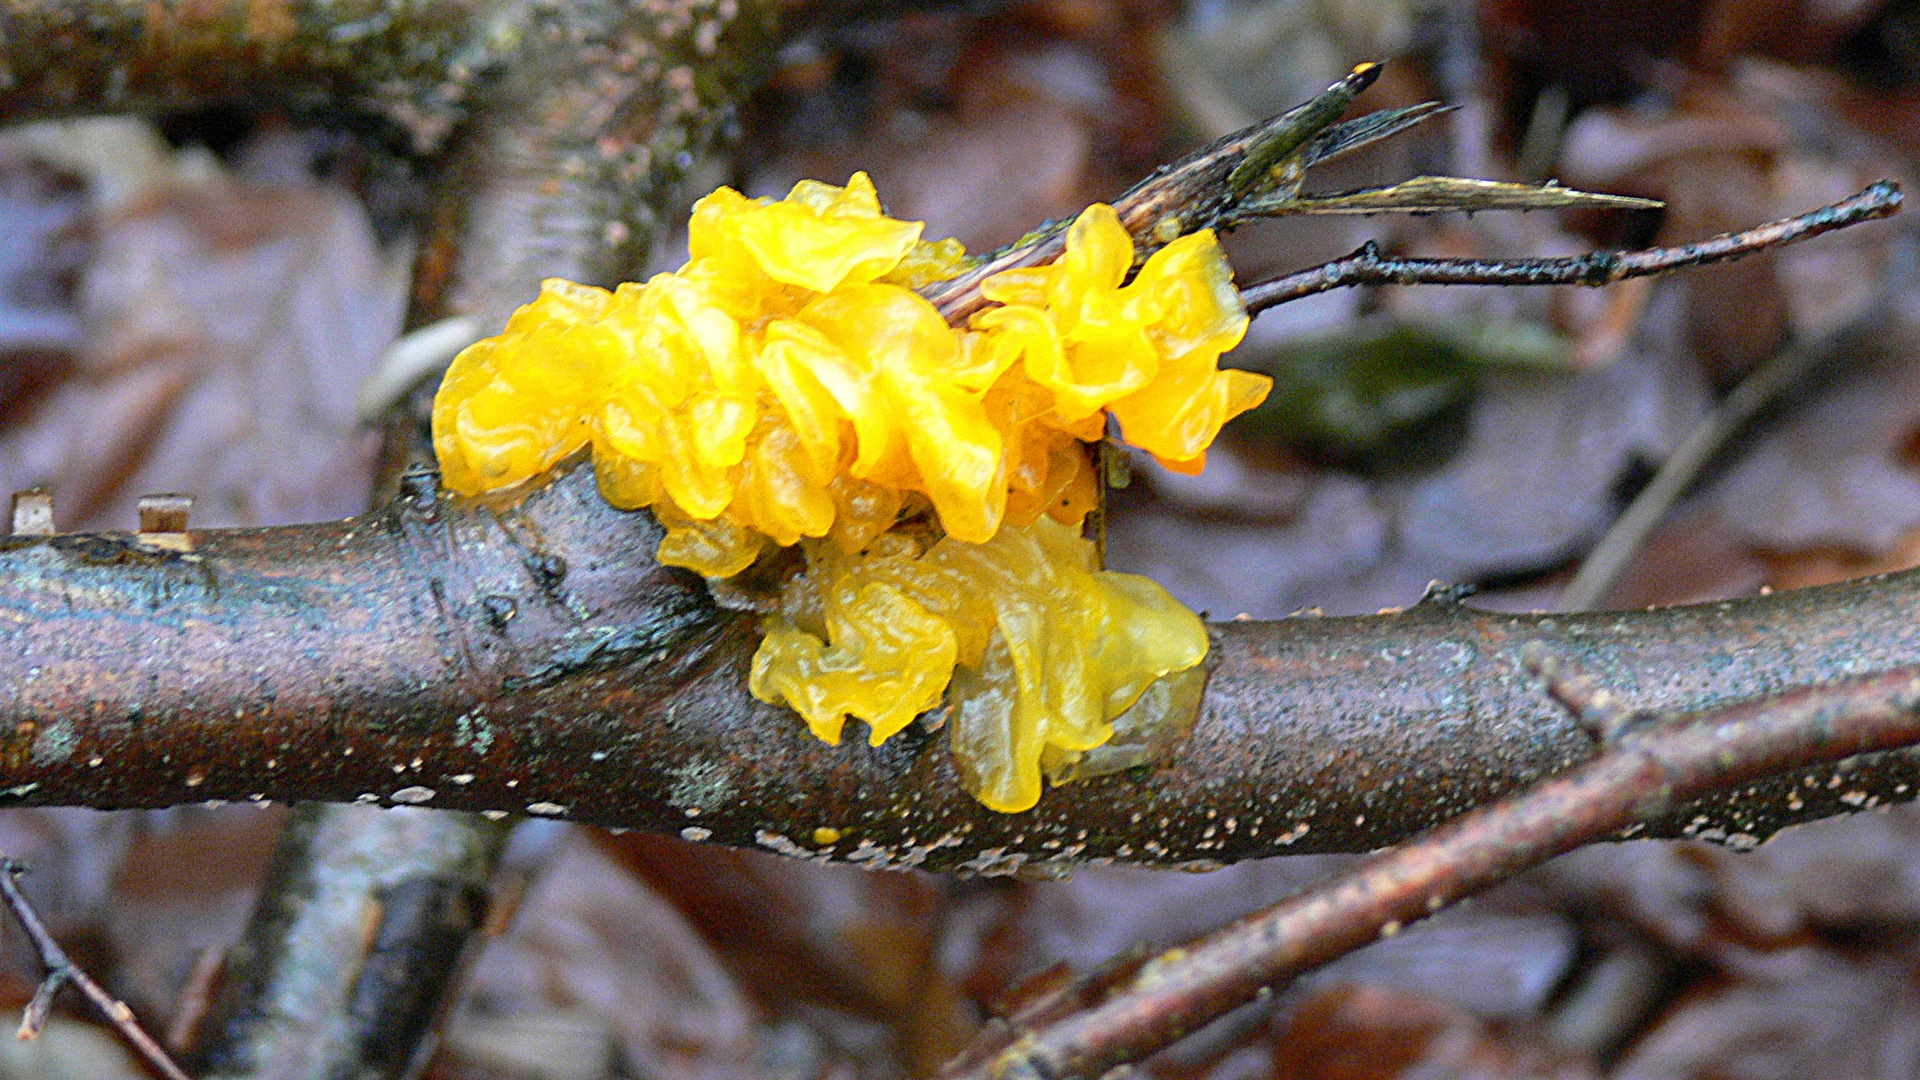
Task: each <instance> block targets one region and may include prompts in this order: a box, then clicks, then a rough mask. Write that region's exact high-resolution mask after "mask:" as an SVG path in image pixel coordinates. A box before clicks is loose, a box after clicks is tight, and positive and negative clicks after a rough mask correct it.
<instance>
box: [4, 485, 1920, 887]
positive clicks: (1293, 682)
mask: <svg viewBox="0 0 1920 1080" xmlns="http://www.w3.org/2000/svg"><path fill="white" fill-rule="evenodd" d="M188 535H189V538H190V540H191V544H192V547H193V550H192V551H190V552H178V551H172V550H168V549H165V548H158V547H153V546H149V545H147V544H145V543H143V542H142V541H141V540H140V539H139V537H138V536H137V535H124V534H123V535H118V536H114V535H105V536H81V535H75V536H56V537H44V538H42V537H31V538H28V537H17V538H14V539H11V540H7V541H0V619H5V620H6V621H7V622H8V623H10V624H12V626H13V627H14V629H13V630H11V631H9V632H8V637H9V648H8V649H6V650H4V651H0V796H4V798H5V801H7V802H9V803H15V804H65V805H88V806H95V807H101V808H107V807H120V806H167V805H176V804H180V803H187V802H198V801H202V800H207V799H232V800H238V799H256V800H257V799H269V798H270V799H317V800H328V801H336V802H356V801H358V802H369V803H378V804H382V805H421V806H430V807H436V808H454V809H468V810H482V811H489V812H494V813H500V814H507V813H512V814H533V815H538V816H555V817H566V818H570V819H573V820H580V821H588V822H593V823H597V824H602V825H610V826H619V827H626V828H641V829H649V830H653V831H664V832H670V833H678V834H679V835H681V836H683V837H686V838H689V839H697V840H712V841H715V842H721V843H728V844H733V845H737V846H743V847H760V848H764V849H771V850H776V851H780V852H783V853H785V854H790V855H801V856H805V857H809V858H818V859H823V860H825V859H836V860H851V861H856V862H864V863H867V864H870V865H885V866H920V867H925V868H927V869H950V870H963V871H974V872H1007V871H1012V870H1017V869H1022V868H1025V869H1028V870H1031V871H1038V872H1046V871H1047V870H1049V869H1051V868H1064V867H1067V866H1070V865H1072V864H1074V863H1076V862H1080V861H1084V860H1086V859H1091V858H1108V859H1116V860H1122V861H1135V862H1149V863H1208V862H1229V861H1233V860H1237V859H1244V858H1253V857H1258V856H1264V855H1272V854H1281V853H1287V852H1296V851H1339V850H1347V851H1357V850H1371V849H1373V848H1377V847H1380V846H1382V845H1384V844H1389V843H1393V842H1396V841H1399V840H1401V839H1404V838H1405V837H1407V836H1409V835H1412V834H1413V833H1415V832H1417V831H1419V830H1420V829H1422V828H1425V827H1428V826H1431V825H1433V824H1435V823H1437V822H1438V821H1440V820H1443V819H1445V818H1447V817H1450V816H1453V815H1454V814H1457V813H1459V812H1461V811H1463V810H1466V809H1468V808H1470V807H1473V806H1476V805H1479V804H1481V803H1484V802H1487V801H1490V800H1492V799H1495V798H1498V797H1500V796H1502V795H1505V794H1508V793H1511V792H1513V791H1516V790H1519V789H1521V788H1524V787H1526V786H1528V785H1531V784H1533V783H1537V782H1539V781H1540V780H1542V779H1544V778H1546V777H1548V776H1550V775H1552V774H1554V773H1557V772H1560V771H1562V770H1563V769H1565V768H1568V767H1570V766H1572V765H1574V764H1577V763H1579V762H1581V761H1584V760H1586V759H1587V758H1588V757H1589V756H1591V754H1592V753H1593V744H1592V742H1591V740H1590V739H1589V738H1588V737H1587V736H1586V735H1585V734H1584V733H1583V732H1582V731H1581V729H1580V727H1579V726H1578V725H1577V724H1576V723H1575V722H1574V721H1573V720H1571V719H1570V718H1568V717H1567V716H1565V715H1564V714H1562V713H1560V712H1558V711H1556V710H1554V709H1553V708H1552V707H1551V706H1550V705H1549V704H1548V703H1547V702H1546V700H1545V699H1544V698H1542V697H1541V695H1540V694H1539V693H1538V692H1537V690H1536V684H1535V679H1534V677H1533V676H1532V675H1530V674H1529V673H1528V672H1527V671H1526V669H1525V667H1524V665H1523V663H1522V659H1521V656H1520V647H1521V645H1522V644H1524V643H1526V642H1529V641H1540V642H1543V643H1545V644H1546V645H1547V646H1549V647H1550V648H1552V649H1554V650H1555V651H1556V652H1557V653H1559V654H1561V655H1563V656H1565V657H1567V658H1568V659H1569V661H1570V662H1573V663H1576V664H1577V665H1579V666H1580V667H1581V668H1583V669H1585V670H1588V671H1592V672H1595V673H1598V674H1599V675H1600V676H1602V677H1604V678H1605V680H1606V681H1607V683H1608V685H1610V686H1612V687H1614V688H1616V690H1617V692H1619V693H1621V694H1624V695H1628V696H1630V697H1631V698H1632V699H1633V700H1635V701H1636V702H1639V703H1641V704H1643V705H1645V706H1646V707H1649V708H1662V709H1680V710H1696V709H1700V708H1707V707H1712V706H1715V705H1718V704H1722V703H1724V702H1726V701H1729V700H1731V699H1734V698H1738V697H1744V696H1749V695H1753V694H1759V693H1767V692H1772V691H1777V690H1782V689H1785V688H1788V687H1792V686H1797V685H1805V684H1810V683H1814V682H1820V681H1825V680H1830V679H1834V678H1837V677H1841V676H1846V675H1852V674H1857V673H1860V672H1865V671H1876V670H1885V669H1890V668H1894V667H1897V666H1901V665H1905V664H1914V663H1920V624H1916V622H1915V621H1914V620H1913V618H1912V614H1911V612H1912V607H1913V605H1914V603H1915V602H1916V599H1917V597H1920V575H1916V574H1905V575H1895V576H1892V577H1888V578H1881V579H1876V580H1872V581H1866V582H1858V583H1852V584H1848V585H1842V586H1834V587H1829V588H1821V589H1809V590H1804V591H1799V592H1792V593H1782V594H1779V595H1775V596H1772V597H1766V598H1761V599H1754V600H1746V601H1739V602H1729V603H1720V604H1710V605H1701V606H1697V607H1681V608H1669V609H1663V610H1659V611H1636V612H1612V613H1587V614H1578V615H1566V616H1547V615H1532V616H1528V615H1507V614H1499V613H1493V612H1483V611H1476V610H1473V609H1468V608H1463V607H1460V606H1458V605H1455V604H1451V603H1447V602H1444V601H1435V602H1427V603H1422V604H1420V605H1417V606H1415V607H1414V608H1413V609H1411V610H1409V611H1406V612H1402V613H1398V614H1392V615H1383V616H1374V617H1365V618H1295V619H1288V620H1282V621H1279V622H1271V623H1259V622H1250V623H1225V624H1218V625H1216V626H1215V627H1214V628H1213V634H1214V649H1213V653H1212V657H1211V659H1210V661H1209V680H1208V685H1207V691H1206V697H1205V703H1204V707H1203V710H1202V715H1201V717H1200V719H1199V722H1198V724H1197V725H1196V728H1195V730H1194V733H1193V735H1192V736H1191V737H1190V738H1189V740H1188V741H1187V742H1186V743H1185V744H1184V745H1183V746H1182V747H1180V748H1179V749H1178V750H1177V752H1176V754H1175V756H1174V758H1173V759H1172V760H1170V761H1168V762H1166V763H1164V764H1161V765H1158V766H1154V767H1150V768H1148V769H1143V770H1139V771H1137V772H1135V773H1134V774H1131V775H1122V776H1113V777H1104V778H1099V779H1094V780H1088V781H1081V782H1078V783H1074V784H1069V785H1065V786H1063V787H1060V788H1057V789H1055V790H1053V791H1050V792H1048V793H1047V794H1046V795H1045V796H1044V797H1043V798H1042V799H1041V802H1040V805H1039V807H1038V808H1036V809H1035V810H1033V811H1030V812H1028V813H1024V814H1014V815H1003V814H996V813H993V812H991V811H987V810H985V809H983V808H982V807H980V806H979V805H978V804H976V803H974V802H973V800H972V799H970V798H969V797H968V796H967V795H966V794H965V793H964V792H962V791H961V789H960V787H959V785H958V783H957V782H956V780H955V779H954V776H953V771H952V766H951V764H950V762H949V761H948V757H947V753H946V748H945V742H944V735H943V734H941V733H931V732H924V731H920V730H918V729H914V730H910V731H908V732H906V733H903V734H902V735H901V736H899V737H896V739H894V740H892V741H889V742H888V743H887V744H886V745H883V746H881V747H878V748H870V747H868V746H866V745H864V741H863V740H861V739H859V738H857V737H855V738H849V739H848V740H846V741H845V742H844V743H842V744H841V745H840V746H837V747H831V746H827V745H825V744H823V743H820V742H818V741H817V740H815V739H813V738H812V737H811V736H810V735H809V734H808V733H807V732H806V730H805V726H804V725H802V724H801V723H799V721H798V720H797V719H795V718H794V717H793V715H792V714H790V713H789V712H787V711H786V710H784V709H780V708H775V707H773V706H770V705H766V704H763V703H761V702H757V701H755V700H753V699H752V698H751V697H749V696H748V694H747V691H746V666H747V663H748V660H749V658H750V656H751V654H752V652H753V649H754V647H755V645H756V644H757V642H758V636H759V634H758V627H757V625H756V619H755V617H754V616H752V615H750V614H747V613H741V612H735V611H728V610H725V609H722V608H719V607H717V606H716V605H715V604H714V603H713V601H712V600H711V599H710V598H709V597H708V595H707V592H706V589H705V587H704V585H703V583H702V582H701V581H700V579H699V578H697V577H695V576H694V575H691V574H688V573H685V572H683V571H678V570H673V569H669V568H663V567H661V566H659V565H657V564H655V563H654V562H653V561H652V560H651V559H648V558H645V557H644V553H645V552H649V551H652V550H653V548H654V546H655V545H656V544H657V543H658V541H659V537H660V532H659V529H658V526H657V525H655V524H654V522H653V520H652V518H651V517H650V516H649V515H647V514H645V513H635V512H622V511H617V510H614V509H612V508H611V507H609V506H608V505H607V504H606V502H605V501H604V500H603V499H601V497H600V495H599V493H598V491H597V490H595V487H594V483H593V478H592V475H591V471H590V470H589V469H586V468H574V469H571V470H570V471H565V472H563V473H562V475H560V476H558V477H557V478H556V479H555V480H554V481H553V482H551V483H549V484H546V485H544V486H535V487H533V488H531V489H530V490H524V491H520V492H516V493H513V495H512V496H511V497H506V498H496V499H486V500H474V501H467V500H456V499H450V498H444V497H441V496H440V495H439V493H438V492H437V491H436V490H435V488H434V486H433V484H432V482H431V478H430V477H429V476H428V475H426V474H421V473H416V474H414V475H413V476H412V477H410V478H409V481H408V483H407V492H406V494H404V495H403V496H402V497H401V498H399V499H397V500H395V502H394V503H393V504H391V505H390V506H388V507H387V508H386V509H385V510H383V511H381V512H380V513H377V514H372V515H368V516H367V517H364V518H355V519H349V520H347V521H343V522H337V523H331V524H325V525H314V526H301V527H296V528H285V529H253V530H234V531H230V532H223V531H211V532H189V534H188ZM1787 628H1791V629H1790V631H1789V630H1788V629H1787ZM130 646H132V647H130ZM1916 784H1920V769H1916V768H1915V766H1914V763H1913V761H1912V759H1911V758H1910V757H1908V756H1906V755H1903V754H1893V755H1883V756H1880V757H1869V758H1860V759H1854V760H1850V761H1848V762H1846V763H1844V764H1842V765H1840V766H1835V767H1833V768H1831V769H1827V770H1825V771H1822V772H1819V773H1818V774H1816V775H1814V776H1813V777H1812V781H1811V786H1808V785H1807V784H1806V783H1805V782H1803V781H1801V780H1800V779H1798V778H1794V777H1781V778H1777V779H1775V780H1772V781H1768V782H1765V783H1761V784H1758V785H1756V786H1754V787H1753V788H1751V789H1750V790H1749V789H1743V791H1742V792H1740V793H1730V794H1724V795H1717V796H1711V797H1707V798H1705V799H1704V800H1703V801H1701V802H1699V803H1698V804H1696V805H1692V806H1688V807H1685V808H1681V809H1676V810H1674V811H1673V812H1671V813H1669V814H1667V815H1665V816H1663V817H1661V818H1659V819H1657V820H1655V821H1653V822H1651V823H1649V825H1648V826H1647V830H1648V832H1649V833H1650V834H1652V835H1669V836H1674V835H1695V836H1703V837H1707V838H1717V839H1722V840H1728V841H1730V842H1734V843H1738V844H1749V843H1753V842H1757V840H1758V839H1760V838H1763V837H1765V836H1767V835H1769V834H1770V833H1772V832H1773V831H1775V830H1776V829H1778V828H1780V827H1782V826H1783V825H1786V824H1790V823H1792V822H1795V821H1802V820H1808V819H1811V818H1815V817H1820V816H1825V815H1830V814H1834V813H1843V812H1847V811H1849V810H1852V809H1857V808H1858V807H1859V806H1861V805H1871V804H1874V803H1876V802H1878V801H1894V800H1897V799H1903V798H1909V797H1911V796H1910V795H1909V794H1908V793H1909V792H1910V791H1911V790H1912V789H1913V786H1914V785H1916ZM822 826H826V827H831V828H834V829H837V830H839V831H840V832H841V834H842V838H841V839H840V840H838V841H836V842H834V843H832V844H816V843H813V842H811V838H812V836H813V831H814V830H815V829H816V828H819V827H822Z"/></svg>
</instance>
